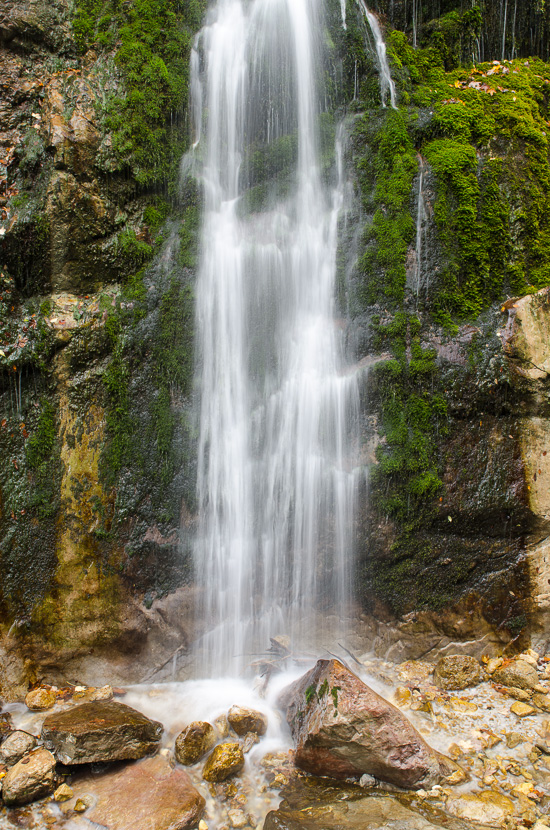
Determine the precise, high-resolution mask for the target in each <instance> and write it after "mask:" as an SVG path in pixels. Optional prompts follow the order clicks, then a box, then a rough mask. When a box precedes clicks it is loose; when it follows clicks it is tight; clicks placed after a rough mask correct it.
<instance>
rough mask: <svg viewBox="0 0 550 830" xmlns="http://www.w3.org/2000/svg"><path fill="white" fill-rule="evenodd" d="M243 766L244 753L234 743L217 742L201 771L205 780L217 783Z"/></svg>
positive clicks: (235, 773)
mask: <svg viewBox="0 0 550 830" xmlns="http://www.w3.org/2000/svg"><path fill="white" fill-rule="evenodd" d="M243 767H244V753H243V751H242V749H241V747H240V746H239V744H235V743H225V744H219V746H217V747H215V749H214V751H213V752H212V754H211V755H210V756H209V758H208V760H207V762H206V764H205V766H204V770H203V773H202V777H203V778H204V780H205V781H210V782H211V783H217V782H219V781H225V779H226V778H229V777H230V776H231V775H237V773H239V772H240V771H241V770H242V768H243Z"/></svg>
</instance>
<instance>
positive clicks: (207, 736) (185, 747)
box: [175, 721, 216, 767]
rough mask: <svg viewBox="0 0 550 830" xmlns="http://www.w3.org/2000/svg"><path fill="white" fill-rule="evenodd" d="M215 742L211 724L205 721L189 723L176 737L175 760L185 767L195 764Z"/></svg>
mask: <svg viewBox="0 0 550 830" xmlns="http://www.w3.org/2000/svg"><path fill="white" fill-rule="evenodd" d="M215 743H216V730H215V729H214V727H213V726H212V724H210V723H207V722H206V721H195V722H194V723H190V724H189V726H188V727H187V728H186V729H184V730H183V732H181V733H180V734H179V735H178V737H177V738H176V747H175V751H176V760H177V761H179V763H180V764H183V765H184V766H186V767H189V766H191V765H192V764H196V763H197V761H200V759H201V758H202V757H203V755H206V753H207V752H209V751H210V750H211V749H212V747H213V746H214V744H215Z"/></svg>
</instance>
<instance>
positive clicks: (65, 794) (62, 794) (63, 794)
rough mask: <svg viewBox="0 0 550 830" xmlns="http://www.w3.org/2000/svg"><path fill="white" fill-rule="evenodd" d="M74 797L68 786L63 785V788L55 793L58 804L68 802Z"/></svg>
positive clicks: (54, 797) (54, 796)
mask: <svg viewBox="0 0 550 830" xmlns="http://www.w3.org/2000/svg"><path fill="white" fill-rule="evenodd" d="M73 795H74V793H73V791H72V790H71V788H70V787H69V785H68V784H61V786H60V787H58V788H57V790H56V791H55V792H54V794H53V799H54V801H57V802H61V801H68V800H69V798H72V797H73Z"/></svg>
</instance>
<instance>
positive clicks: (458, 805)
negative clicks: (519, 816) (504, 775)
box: [445, 790, 514, 827]
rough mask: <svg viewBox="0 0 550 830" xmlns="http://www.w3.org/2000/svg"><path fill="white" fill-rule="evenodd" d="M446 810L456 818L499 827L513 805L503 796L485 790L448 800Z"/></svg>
mask: <svg viewBox="0 0 550 830" xmlns="http://www.w3.org/2000/svg"><path fill="white" fill-rule="evenodd" d="M445 806H446V810H447V811H448V812H449V813H450V814H451V815H453V816H456V818H460V819H465V820H466V821H476V822H479V824H489V825H491V826H496V827H500V825H501V823H502V821H503V820H504V819H505V818H506V816H509V815H512V813H513V812H514V803H513V801H511V800H510V799H509V798H506V796H504V795H500V794H499V793H496V792H493V790H485V791H484V792H481V793H479V795H472V794H466V795H460V796H457V797H453V798H449V799H448V800H447V803H446V805H445Z"/></svg>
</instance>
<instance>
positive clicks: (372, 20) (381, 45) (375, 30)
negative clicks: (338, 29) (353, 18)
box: [358, 0, 397, 110]
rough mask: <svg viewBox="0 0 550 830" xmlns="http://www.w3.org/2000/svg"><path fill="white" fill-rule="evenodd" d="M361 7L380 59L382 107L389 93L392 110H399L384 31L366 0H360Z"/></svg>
mask: <svg viewBox="0 0 550 830" xmlns="http://www.w3.org/2000/svg"><path fill="white" fill-rule="evenodd" d="M358 3H359V6H360V8H361V10H362V12H363V14H364V15H365V17H366V19H367V22H368V24H369V27H370V30H371V32H372V36H373V38H374V45H375V48H376V56H377V58H378V69H379V71H380V93H381V96H382V106H384V107H385V106H386V101H387V98H388V93H389V96H390V106H391V107H392V109H394V110H395V109H397V96H396V93H395V83H394V82H393V79H392V76H391V72H390V65H389V63H388V56H387V53H386V43H385V41H384V38H383V37H382V30H381V29H380V24H379V22H378V18H377V17H376V15H375V14H373V13H372V12H371V11H370V9H369V8H368V6H367V4H366V3H365V0H358Z"/></svg>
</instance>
